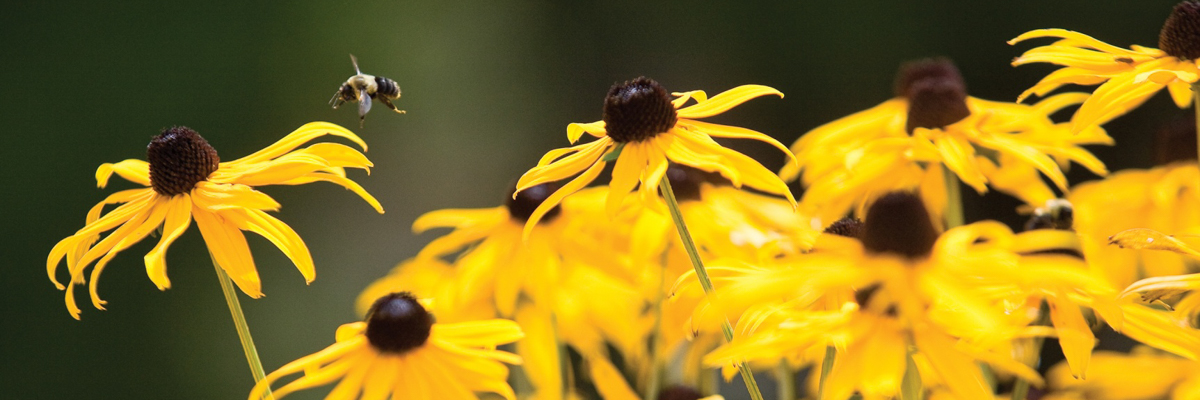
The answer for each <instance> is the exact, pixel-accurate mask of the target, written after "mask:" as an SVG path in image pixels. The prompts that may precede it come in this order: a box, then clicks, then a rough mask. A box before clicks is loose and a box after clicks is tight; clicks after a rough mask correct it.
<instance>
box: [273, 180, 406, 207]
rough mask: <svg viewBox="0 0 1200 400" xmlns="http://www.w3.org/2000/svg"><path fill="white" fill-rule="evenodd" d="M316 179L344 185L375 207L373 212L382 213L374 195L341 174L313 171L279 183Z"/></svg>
mask: <svg viewBox="0 0 1200 400" xmlns="http://www.w3.org/2000/svg"><path fill="white" fill-rule="evenodd" d="M317 181H325V182H329V183H333V184H335V185H338V186H341V187H344V188H346V189H347V190H349V191H351V192H354V194H357V195H358V197H361V198H362V199H363V200H364V201H366V202H367V204H369V205H370V206H371V208H374V209H375V212H377V213H380V214H383V205H381V204H379V200H376V199H375V196H372V195H371V194H370V193H367V190H366V189H363V187H362V186H361V185H359V184H358V182H355V181H352V180H350V179H347V178H345V177H342V176H337V175H334V174H327V173H322V172H313V173H311V174H308V175H305V176H302V177H299V178H296V179H292V180H290V181H287V182H279V184H280V185H303V184H307V183H312V182H317Z"/></svg>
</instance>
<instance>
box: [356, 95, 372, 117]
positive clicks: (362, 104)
mask: <svg viewBox="0 0 1200 400" xmlns="http://www.w3.org/2000/svg"><path fill="white" fill-rule="evenodd" d="M371 103H372V101H371V96H369V95H367V90H366V89H362V90H359V91H358V117H359V118H362V117H365V116H366V115H367V112H368V111H371Z"/></svg>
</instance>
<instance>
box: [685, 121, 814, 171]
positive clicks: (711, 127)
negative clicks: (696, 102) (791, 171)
mask: <svg viewBox="0 0 1200 400" xmlns="http://www.w3.org/2000/svg"><path fill="white" fill-rule="evenodd" d="M679 126H682V127H685V128H689V129H692V130H695V131H699V132H703V133H705V134H707V135H709V136H714V137H722V138H730V139H753V140H757V141H760V142H763V143H767V144H769V145H772V146H775V148H777V149H779V151H782V152H783V154H785V155H787V156H788V159H789V160H790V162H792V163H797V164H798V163H799V161H797V160H796V155H795V154H792V151H791V150H789V149H788V148H787V146H784V145H783V143H780V142H779V141H778V140H775V138H773V137H770V136H767V135H764V134H762V133H759V132H755V131H752V130H749V129H746V128H739V127H736V126H728V125H720V124H713V123H708V122H703V121H692V120H682V121H679Z"/></svg>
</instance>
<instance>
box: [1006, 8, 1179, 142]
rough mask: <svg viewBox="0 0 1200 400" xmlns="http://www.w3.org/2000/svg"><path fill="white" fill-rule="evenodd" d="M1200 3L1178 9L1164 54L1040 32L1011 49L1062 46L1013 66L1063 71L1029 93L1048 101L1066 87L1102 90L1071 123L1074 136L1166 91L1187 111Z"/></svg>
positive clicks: (1165, 35) (1165, 36)
mask: <svg viewBox="0 0 1200 400" xmlns="http://www.w3.org/2000/svg"><path fill="white" fill-rule="evenodd" d="M1198 27H1200V2H1196V1H1185V2H1182V3H1179V4H1178V5H1176V6H1175V9H1174V10H1173V11H1172V12H1171V15H1170V16H1169V17H1167V21H1166V22H1165V23H1164V24H1163V27H1162V31H1161V32H1160V33H1159V36H1158V46H1159V47H1160V49H1155V48H1150V47H1144V46H1137V45H1134V46H1130V48H1129V49H1122V48H1120V47H1116V46H1113V45H1110V44H1108V43H1104V42H1101V41H1099V40H1096V39H1093V38H1092V37H1090V36H1087V35H1084V34H1082V33H1079V32H1073V31H1069V30H1065V29H1038V30H1033V31H1029V32H1026V33H1024V34H1022V35H1020V36H1017V37H1016V38H1014V39H1013V40H1010V41H1009V42H1008V43H1009V44H1016V43H1018V42H1021V41H1024V40H1028V39H1035V38H1043V37H1053V38H1060V40H1058V41H1056V42H1054V43H1053V44H1050V45H1046V46H1041V47H1036V48H1034V49H1031V50H1029V51H1027V52H1025V54H1022V55H1021V56H1020V57H1017V58H1016V59H1014V60H1013V65H1014V66H1019V65H1024V64H1030V63H1039V62H1045V63H1051V64H1057V65H1061V66H1063V67H1064V68H1062V69H1059V70H1057V71H1054V72H1052V73H1050V74H1049V75H1046V77H1045V78H1042V80H1041V81H1039V82H1038V83H1037V84H1036V85H1034V86H1033V87H1031V88H1029V90H1026V91H1025V92H1024V93H1022V94H1021V96H1020V97H1019V98H1018V100H1017V101H1021V100H1023V99H1025V98H1026V97H1029V95H1033V94H1036V95H1038V96H1043V95H1045V94H1046V93H1049V92H1051V91H1053V90H1055V89H1058V88H1059V87H1062V86H1063V85H1068V84H1074V85H1100V87H1098V88H1096V91H1095V92H1094V93H1092V96H1091V97H1089V98H1088V99H1087V101H1085V102H1083V105H1082V106H1081V107H1080V108H1079V110H1078V111H1076V112H1075V115H1074V116H1073V117H1072V118H1071V122H1072V123H1073V124H1074V128H1073V129H1074V130H1076V131H1080V130H1083V129H1086V128H1089V127H1092V126H1095V125H1100V124H1103V123H1105V122H1107V121H1109V120H1112V119H1113V118H1116V117H1118V116H1121V115H1123V114H1125V113H1127V112H1129V111H1130V110H1133V109H1134V108H1137V107H1138V106H1139V105H1141V104H1142V103H1144V102H1145V101H1146V100H1147V99H1149V98H1150V96H1153V95H1154V94H1155V93H1157V92H1158V91H1160V90H1162V89H1163V88H1164V87H1165V88H1167V90H1168V91H1169V92H1170V93H1171V98H1172V99H1173V100H1175V104H1176V105H1177V106H1179V107H1180V108H1184V107H1187V106H1188V104H1189V102H1190V100H1191V98H1192V91H1191V90H1190V89H1191V85H1192V84H1194V83H1196V80H1197V79H1198V78H1200V69H1198V68H1197V64H1196V59H1197V58H1200V45H1198V44H1197V43H1200V28H1198Z"/></svg>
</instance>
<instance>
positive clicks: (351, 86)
mask: <svg viewBox="0 0 1200 400" xmlns="http://www.w3.org/2000/svg"><path fill="white" fill-rule="evenodd" d="M350 62H351V63H353V64H354V72H355V73H356V74H355V75H354V76H351V77H350V79H347V80H346V83H343V84H342V87H340V88H338V91H337V93H334V94H333V98H332V99H329V105H331V106H333V108H334V109H337V108H338V106H340V105H342V103H345V102H351V103H353V102H356V101H357V102H358V126H359V127H360V128H361V127H362V124H363V121H364V120H365V119H366V117H367V112H368V111H371V103H372V102H371V100H372V99H374V100H379V101H382V102H383V104H385V105H387V106H388V108H391V109H392V111H395V112H397V113H399V114H404V113H405V111H404V110H398V109H396V106H395V105H393V104H392V100H395V99H399V98H400V85H397V84H396V81H393V80H391V79H388V78H384V77H382V76H374V75H367V74H364V73H362V70H360V69H358V59H357V58H354V55H353V54H351V55H350Z"/></svg>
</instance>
